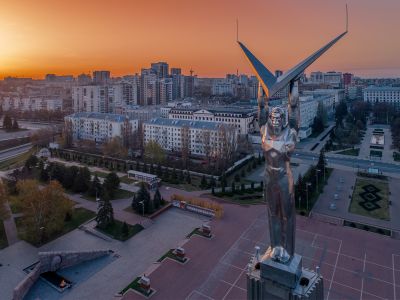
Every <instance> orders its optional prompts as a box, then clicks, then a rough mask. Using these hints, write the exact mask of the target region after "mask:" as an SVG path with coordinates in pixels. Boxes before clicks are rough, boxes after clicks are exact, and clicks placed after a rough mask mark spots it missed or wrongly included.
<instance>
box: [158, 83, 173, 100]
mask: <svg viewBox="0 0 400 300" xmlns="http://www.w3.org/2000/svg"><path fill="white" fill-rule="evenodd" d="M172 84H173V83H172V79H171V78H162V79H160V81H159V85H160V86H159V92H160V94H159V97H158V98H159V104H162V105H166V104H167V103H168V102H170V101H172ZM157 104H158V103H157Z"/></svg>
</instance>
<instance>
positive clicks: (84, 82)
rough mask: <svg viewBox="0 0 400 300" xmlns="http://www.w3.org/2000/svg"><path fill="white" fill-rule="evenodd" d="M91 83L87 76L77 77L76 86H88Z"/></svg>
mask: <svg viewBox="0 0 400 300" xmlns="http://www.w3.org/2000/svg"><path fill="white" fill-rule="evenodd" d="M91 83H92V77H91V76H90V75H89V74H80V75H78V84H79V85H88V84H91Z"/></svg>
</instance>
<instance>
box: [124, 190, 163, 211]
mask: <svg viewBox="0 0 400 300" xmlns="http://www.w3.org/2000/svg"><path fill="white" fill-rule="evenodd" d="M164 204H165V201H164V199H163V198H162V197H161V194H160V191H159V190H158V189H157V190H156V192H155V193H154V197H153V199H151V195H150V192H149V191H148V189H147V187H146V185H145V184H144V183H141V184H140V188H139V191H138V192H137V193H136V194H135V195H134V196H133V199H132V204H131V206H132V209H133V210H134V211H136V212H137V213H138V214H147V215H149V214H152V213H153V212H155V211H157V210H158V209H159V208H160V207H161V206H162V205H164Z"/></svg>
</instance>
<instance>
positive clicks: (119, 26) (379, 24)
mask: <svg viewBox="0 0 400 300" xmlns="http://www.w3.org/2000/svg"><path fill="white" fill-rule="evenodd" d="M156 2H157V3H156V6H154V3H152V4H148V3H146V2H145V1H135V3H133V2H121V3H120V5H119V6H118V7H115V5H114V6H113V5H112V4H110V3H106V2H104V1H100V2H99V1H97V2H96V3H94V2H85V3H80V2H77V1H72V2H71V1H69V2H68V3H62V2H57V3H52V2H50V1H47V0H43V1H40V2H35V4H22V3H9V2H6V3H3V10H2V13H1V20H2V21H0V25H1V28H2V29H1V31H0V32H1V35H2V38H3V46H2V48H0V54H1V55H2V57H3V59H2V63H1V64H0V78H3V77H5V76H19V77H24V76H27V77H33V78H40V77H43V76H44V75H45V74H47V73H57V74H73V75H77V74H80V73H88V72H91V71H94V70H96V69H107V70H110V71H111V72H112V74H114V75H115V76H120V75H124V74H132V73H136V72H140V69H141V67H143V66H146V65H149V64H150V62H152V61H167V62H169V64H170V65H171V66H177V67H181V68H182V70H183V72H184V73H189V70H190V69H191V68H193V70H194V71H195V74H197V75H198V76H199V77H221V76H224V75H225V74H226V73H236V70H239V73H247V74H250V70H249V68H248V67H247V66H246V64H245V63H243V62H242V60H241V59H240V52H239V51H238V49H236V47H235V35H236V29H235V27H236V25H235V20H236V18H238V19H239V23H240V28H239V35H240V39H241V40H243V41H244V42H246V44H248V45H249V46H250V47H251V46H252V45H255V44H259V45H260V46H259V48H260V49H268V52H265V53H256V54H257V55H258V56H259V57H260V58H261V59H268V61H271V62H272V63H271V69H283V70H287V68H289V67H290V66H291V65H293V63H294V62H295V61H297V60H299V59H304V58H305V57H307V56H308V55H309V54H310V53H311V52H312V49H314V48H318V47H320V46H321V45H323V44H324V43H326V42H327V41H329V40H330V39H331V38H332V37H333V36H334V35H335V34H336V32H338V31H340V30H342V26H344V25H342V24H344V6H345V3H346V2H345V1H334V2H333V1H332V2H327V3H324V4H322V3H321V2H320V1H316V0H307V1H302V2H301V3H290V1H288V0H286V1H280V2H279V3H272V2H271V1H259V0H252V1H250V2H249V1H246V2H244V1H237V2H234V3H232V2H229V1H225V0H224V1H218V2H217V3H214V2H212V1H203V2H201V3H190V4H189V3H185V1H181V0H175V1H173V2H174V3H173V4H174V5H171V3H164V2H163V1H156ZM348 5H349V10H350V29H351V33H350V35H351V42H350V41H348V42H345V43H343V44H342V45H339V46H338V47H337V48H336V49H334V50H333V51H332V53H330V54H328V55H327V56H326V57H325V58H323V59H321V61H320V62H318V63H316V64H315V66H314V67H312V68H310V69H309V70H307V72H311V71H315V70H321V71H331V70H340V71H343V72H353V73H355V74H356V75H359V76H365V77H395V76H397V75H398V74H399V73H400V63H397V62H396V53H398V51H399V50H400V43H398V42H395V41H393V40H392V39H390V36H392V35H394V32H393V30H394V29H395V28H398V27H399V25H400V20H399V19H398V18H396V12H397V11H398V10H399V9H400V3H398V2H397V1H395V0H389V1H386V2H385V7H382V5H380V4H379V3H378V2H376V1H372V0H367V1H360V0H353V1H348ZM154 7H156V8H157V9H154ZM172 8H173V9H172ZM310 9H312V10H314V11H317V12H318V14H315V13H313V14H310V13H309V11H310ZM302 15H306V16H309V17H307V18H301V19H300V16H302ZM264 16H265V17H264ZM260 20H262V21H261V24H262V25H264V26H262V25H260ZM298 24H301V26H298ZM382 33H384V34H382ZM259 36H269V37H270V38H269V39H268V40H267V39H260V38H258V37H259ZM282 36H286V37H288V38H285V39H282V38H281V37H282ZM388 37H389V38H388ZM270 41H274V42H273V43H272V44H271V43H270ZM288 41H290V42H288ZM292 45H298V46H296V51H295V52H293V51H292V49H291V48H292ZM293 53H295V54H293ZM361 54H362V55H361ZM216 61H218V64H216V63H215V62H216Z"/></svg>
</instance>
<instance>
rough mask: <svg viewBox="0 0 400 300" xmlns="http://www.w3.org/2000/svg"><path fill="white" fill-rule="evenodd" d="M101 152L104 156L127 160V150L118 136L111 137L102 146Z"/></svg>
mask: <svg viewBox="0 0 400 300" xmlns="http://www.w3.org/2000/svg"><path fill="white" fill-rule="evenodd" d="M102 152H103V154H104V155H107V156H113V157H118V158H127V157H128V149H127V148H125V147H124V145H123V142H122V139H121V138H120V137H119V136H115V137H113V138H112V139H111V140H110V141H108V142H106V143H104V144H103V147H102Z"/></svg>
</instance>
